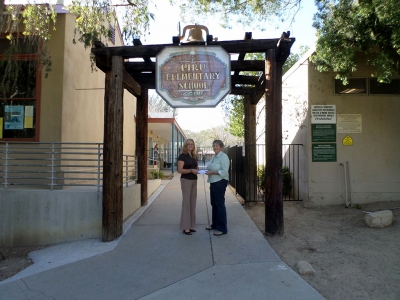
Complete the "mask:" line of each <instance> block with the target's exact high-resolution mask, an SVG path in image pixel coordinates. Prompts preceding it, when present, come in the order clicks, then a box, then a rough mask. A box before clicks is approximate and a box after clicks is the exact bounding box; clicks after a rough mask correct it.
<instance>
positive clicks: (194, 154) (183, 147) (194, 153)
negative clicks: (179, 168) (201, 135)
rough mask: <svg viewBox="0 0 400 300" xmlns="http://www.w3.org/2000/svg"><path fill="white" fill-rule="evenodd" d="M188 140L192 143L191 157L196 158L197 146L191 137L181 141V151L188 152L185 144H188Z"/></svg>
mask: <svg viewBox="0 0 400 300" xmlns="http://www.w3.org/2000/svg"><path fill="white" fill-rule="evenodd" d="M188 142H192V143H193V145H194V147H193V151H192V153H191V154H192V157H193V158H196V159H197V148H196V143H195V142H194V140H193V139H187V140H186V141H185V142H184V143H183V146H182V152H181V153H183V154H188V153H189V152H188V149H187V144H188Z"/></svg>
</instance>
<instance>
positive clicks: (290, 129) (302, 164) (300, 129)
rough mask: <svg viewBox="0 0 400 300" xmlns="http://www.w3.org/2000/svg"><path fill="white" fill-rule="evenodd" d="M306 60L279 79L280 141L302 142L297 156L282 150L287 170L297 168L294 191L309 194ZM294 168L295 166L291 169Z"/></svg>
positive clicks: (296, 193)
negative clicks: (289, 163) (287, 163)
mask: <svg viewBox="0 0 400 300" xmlns="http://www.w3.org/2000/svg"><path fill="white" fill-rule="evenodd" d="M308 86H309V82H308V61H307V60H301V61H299V62H298V63H297V64H295V65H294V66H293V68H291V69H290V71H288V72H287V73H286V74H285V75H284V77H283V82H282V143H283V144H301V145H302V146H299V148H298V150H299V158H298V160H297V156H296V155H293V153H288V154H287V153H282V154H283V156H284V159H285V155H288V156H290V155H291V157H290V160H291V161H292V163H291V167H292V169H291V170H290V172H292V174H293V172H295V173H296V174H297V171H298V175H299V177H298V180H299V182H298V188H299V190H298V191H297V190H296V188H297V182H295V183H294V184H293V186H292V192H293V195H299V199H307V198H308V179H309V178H308V151H307V149H308V132H309V126H308V124H307V122H308ZM294 168H296V169H294Z"/></svg>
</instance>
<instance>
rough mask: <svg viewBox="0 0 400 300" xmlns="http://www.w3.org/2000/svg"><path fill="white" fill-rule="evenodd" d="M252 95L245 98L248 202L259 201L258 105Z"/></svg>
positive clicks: (246, 197)
mask: <svg viewBox="0 0 400 300" xmlns="http://www.w3.org/2000/svg"><path fill="white" fill-rule="evenodd" d="M252 102H253V101H252V99H251V95H246V96H244V97H243V104H244V143H245V147H244V152H245V154H244V156H245V166H246V168H245V170H244V172H245V178H246V183H245V184H246V195H245V200H246V201H257V185H258V182H257V155H256V105H254V104H252Z"/></svg>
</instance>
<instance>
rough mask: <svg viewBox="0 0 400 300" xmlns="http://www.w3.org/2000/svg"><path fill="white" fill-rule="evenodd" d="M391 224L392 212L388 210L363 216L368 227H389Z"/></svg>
mask: <svg viewBox="0 0 400 300" xmlns="http://www.w3.org/2000/svg"><path fill="white" fill-rule="evenodd" d="M392 222H393V212H392V211H390V210H381V211H375V212H370V213H367V214H366V215H365V223H367V226H368V227H372V228H381V227H386V226H389V225H391V224H392Z"/></svg>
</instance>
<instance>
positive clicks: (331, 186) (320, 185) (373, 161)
mask: <svg viewBox="0 0 400 300" xmlns="http://www.w3.org/2000/svg"><path fill="white" fill-rule="evenodd" d="M359 62H360V63H359V70H358V71H357V72H356V73H355V74H354V77H370V74H372V73H373V71H372V69H371V68H369V67H368V66H366V65H365V61H364V60H362V57H359ZM309 72H310V73H309V80H310V84H309V87H310V90H309V100H310V102H309V108H310V106H311V105H317V104H323V105H336V114H360V115H361V117H362V133H337V134H336V145H337V162H312V161H311V159H309V161H308V163H309V170H310V174H309V197H308V199H307V202H306V204H307V205H325V204H344V203H345V185H344V173H343V167H342V166H341V165H340V163H343V164H346V162H348V164H349V170H350V173H349V174H350V187H349V189H350V192H351V193H350V195H349V196H350V197H351V202H352V203H353V204H356V203H360V204H361V203H369V202H376V201H390V200H400V171H399V170H400V160H399V159H398V157H399V155H398V153H399V149H400V133H399V130H398V128H399V127H400V118H399V115H400V96H399V95H390V96H382V95H334V94H333V86H334V74H332V73H320V72H317V71H316V70H315V68H314V67H312V66H310V68H309ZM308 126H309V133H310V134H309V138H308V142H309V145H311V131H310V130H311V122H310V121H308ZM346 135H349V136H350V137H351V138H352V139H353V142H354V144H353V146H343V143H342V141H343V139H344V137H345V136H346ZM311 151H312V149H311V147H310V146H309V147H308V154H309V157H310V158H311Z"/></svg>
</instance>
